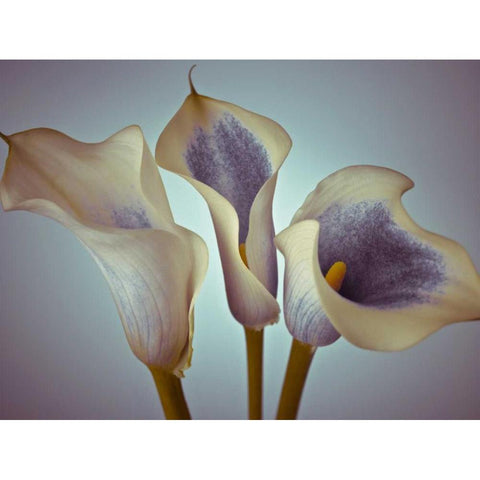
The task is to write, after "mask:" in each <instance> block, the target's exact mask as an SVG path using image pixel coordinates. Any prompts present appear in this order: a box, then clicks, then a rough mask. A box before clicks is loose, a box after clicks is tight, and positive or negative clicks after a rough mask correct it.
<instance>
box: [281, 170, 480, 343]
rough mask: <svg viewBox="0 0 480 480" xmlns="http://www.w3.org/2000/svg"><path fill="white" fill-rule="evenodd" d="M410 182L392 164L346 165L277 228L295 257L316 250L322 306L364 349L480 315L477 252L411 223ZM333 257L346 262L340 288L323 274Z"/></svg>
mask: <svg viewBox="0 0 480 480" xmlns="http://www.w3.org/2000/svg"><path fill="white" fill-rule="evenodd" d="M412 186H413V182H411V180H410V179H408V178H407V177H405V176H404V175H402V174H400V173H398V172H395V171H393V170H389V169H386V168H380V167H372V166H357V167H349V168H346V169H343V170H340V171H338V172H336V173H334V174H333V175H331V176H329V177H328V178H326V179H325V180H323V181H322V182H320V184H319V185H318V186H317V188H316V189H315V191H314V192H312V194H310V195H309V196H308V197H307V200H306V201H305V203H304V205H303V206H302V208H301V209H300V210H299V211H298V212H297V214H296V215H295V217H294V219H293V221H292V226H291V227H289V228H288V229H287V230H286V231H285V232H282V234H281V236H279V237H277V238H279V239H280V243H278V241H277V245H279V248H280V249H281V250H282V251H285V252H287V251H293V252H296V253H293V254H292V253H289V255H290V256H291V257H292V258H291V259H290V260H287V261H289V262H290V263H292V262H293V264H296V263H297V262H299V261H300V258H304V259H305V258H306V256H308V255H310V262H311V263H310V265H311V267H310V268H311V269H312V270H313V271H314V273H310V276H311V277H313V278H314V279H315V285H316V288H315V290H316V293H317V307H318V305H321V307H322V309H323V314H325V315H326V316H327V317H328V318H329V319H330V321H331V323H332V324H333V326H334V327H335V328H336V330H338V332H340V333H341V334H342V335H343V336H345V338H346V339H347V340H349V341H350V342H352V343H354V344H355V345H358V346H360V347H363V348H369V349H372V350H402V349H405V348H408V347H410V346H412V345H414V344H416V343H417V342H419V341H421V340H422V339H423V338H425V337H426V336H428V335H430V334H431V333H433V332H434V331H436V330H438V329H439V328H441V327H442V326H444V325H447V324H449V323H453V322H459V321H465V320H475V319H478V318H479V317H480V277H479V275H478V273H477V272H476V270H475V268H474V266H473V263H472V261H471V259H470V258H469V256H468V254H467V253H466V251H465V250H464V249H463V247H461V246H460V245H459V244H458V243H456V242H454V241H452V240H449V239H447V238H445V237H441V236H439V235H435V234H433V233H430V232H427V231H425V230H423V229H421V228H420V227H419V226H418V225H416V224H415V222H413V220H412V219H411V218H410V217H409V215H408V214H407V212H406V211H405V209H404V207H403V205H402V203H401V196H402V194H403V193H404V192H405V191H406V190H408V189H410V188H411V187H412ZM304 219H316V220H317V222H315V221H313V220H305V221H303V220H304ZM318 222H319V223H320V228H319V233H318ZM290 229H292V230H291V232H290V233H289V234H288V235H284V234H285V233H286V232H287V231H290ZM292 242H293V243H294V245H292V246H290V247H289V246H288V245H289V244H291V243H292ZM289 249H290V250H289ZM291 249H293V250H291ZM317 249H318V257H317V256H316V255H315V254H316V253H317ZM300 251H302V252H303V253H301V254H300V253H299V252H300ZM312 252H313V253H312ZM297 257H298V260H296V258H297ZM341 257H343V258H341ZM345 257H347V258H345ZM317 258H318V259H319V260H320V261H318V260H317ZM337 260H341V261H344V262H345V263H346V264H347V275H346V278H345V282H344V286H343V287H342V290H341V291H340V294H337V293H336V292H334V291H333V290H332V289H331V288H330V287H329V286H328V284H327V283H326V281H325V279H324V276H323V274H322V270H323V271H326V270H327V269H328V268H329V266H330V265H329V263H330V262H332V261H337ZM304 261H305V260H304ZM325 263H327V264H325ZM352 279H353V280H352ZM297 288H299V287H297ZM303 288H304V289H305V288H306V287H305V286H304V287H303ZM345 297H347V298H345ZM297 322H301V320H297ZM302 328H305V326H303V327H302Z"/></svg>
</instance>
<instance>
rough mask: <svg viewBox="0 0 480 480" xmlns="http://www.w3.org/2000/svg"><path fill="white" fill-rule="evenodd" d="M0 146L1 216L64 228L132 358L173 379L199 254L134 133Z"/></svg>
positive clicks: (38, 135)
mask: <svg viewBox="0 0 480 480" xmlns="http://www.w3.org/2000/svg"><path fill="white" fill-rule="evenodd" d="M2 138H4V140H5V141H6V142H7V143H8V145H9V147H10V148H9V155H8V158H7V161H6V166H5V172H4V175H3V178H2V180H1V183H0V197H1V201H2V204H3V207H4V209H5V210H29V211H31V212H35V213H38V214H40V215H44V216H46V217H50V218H53V219H54V220H57V221H58V222H60V223H61V224H63V225H64V226H66V227H67V228H69V229H70V230H71V231H72V232H73V233H74V234H75V235H76V236H77V237H78V238H79V239H80V241H81V242H82V243H83V244H84V245H85V246H86V248H87V249H88V250H89V252H90V253H91V254H92V256H93V258H94V259H95V261H96V262H97V264H98V265H99V267H100V269H101V270H102V272H103V274H104V275H105V278H106V279H107V281H108V283H109V285H110V289H111V291H112V294H113V297H114V300H115V303H116V305H117V308H118V311H119V314H120V317H121V320H122V323H123V327H124V330H125V333H126V336H127V339H128V342H129V344H130V347H131V349H132V350H133V352H134V354H135V355H136V356H137V357H138V358H139V359H140V360H141V361H142V362H144V363H145V364H146V365H148V366H149V367H155V368H160V369H162V370H165V371H167V372H172V373H175V374H176V375H177V376H181V375H182V371H183V370H184V369H185V368H188V366H189V362H190V356H191V344H192V334H193V306H194V301H195V297H196V296H197V293H198V290H199V288H200V285H201V283H202V281H203V278H204V276H205V272H206V269H207V263H208V252H207V249H206V246H205V244H204V242H203V240H202V239H201V238H200V237H198V236H197V235H195V234H194V233H193V232H190V231H189V230H186V229H184V228H182V227H180V226H178V225H176V224H175V222H174V220H173V217H172V213H171V211H170V207H169V205H168V201H167V197H166V194H165V190H164V187H163V184H162V180H161V178H160V174H159V172H158V168H157V166H156V164H155V161H154V159H153V157H152V154H151V153H150V151H149V149H148V146H147V144H146V143H145V140H144V137H143V134H142V131H141V130H140V128H139V127H136V126H131V127H127V128H125V129H123V130H121V131H120V132H118V133H116V134H115V135H113V136H111V137H110V138H108V139H107V140H105V141H104V142H101V143H97V144H87V143H81V142H78V141H76V140H73V139H72V138H70V137H68V136H66V135H64V134H62V133H60V132H57V131H55V130H50V129H45V128H39V129H34V130H28V131H25V132H21V133H16V134H14V135H10V136H5V135H2Z"/></svg>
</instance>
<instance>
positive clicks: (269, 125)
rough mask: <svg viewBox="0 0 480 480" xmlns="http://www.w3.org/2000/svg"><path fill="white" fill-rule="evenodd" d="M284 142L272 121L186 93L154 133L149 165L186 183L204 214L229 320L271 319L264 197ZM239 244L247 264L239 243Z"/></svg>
mask: <svg viewBox="0 0 480 480" xmlns="http://www.w3.org/2000/svg"><path fill="white" fill-rule="evenodd" d="M290 148H291V140H290V137H289V136H288V134H287V133H286V132H285V130H283V128H282V127H281V126H280V125H278V124H277V123H276V122H274V121H272V120H270V119H268V118H266V117H263V116H261V115H257V114H255V113H253V112H250V111H248V110H244V109H243V108H240V107H238V106H236V105H233V104H231V103H227V102H223V101H220V100H215V99H212V98H209V97H205V96H203V95H198V94H197V93H196V92H195V90H194V89H192V94H191V95H189V96H188V97H187V98H186V100H185V102H184V103H183V105H182V107H181V108H180V110H179V111H178V112H177V113H176V114H175V116H174V117H173V118H172V120H171V121H170V122H169V124H168V125H167V126H166V128H165V129H164V131H163V132H162V133H161V135H160V137H159V139H158V142H157V147H156V151H155V157H156V160H157V163H158V164H159V165H160V166H161V167H163V168H166V169H167V170H170V171H173V172H175V173H177V174H179V175H181V176H183V177H184V178H185V179H187V180H188V181H189V182H190V183H191V184H192V185H193V186H194V187H195V188H196V189H197V190H198V191H199V192H200V193H201V194H202V196H203V197H204V198H205V200H206V202H207V204H208V206H209V209H210V212H211V214H212V219H213V223H214V225H215V231H216V234H217V240H218V245H219V250H220V255H221V259H222V265H223V272H224V277H225V285H226V290H227V297H228V301H229V305H230V310H231V311H232V313H233V315H234V316H235V318H236V319H237V320H238V321H239V322H240V323H242V324H243V325H245V326H248V327H251V328H262V327H263V326H265V325H268V324H270V323H274V322H275V321H276V320H277V316H278V314H279V311H280V309H279V307H278V303H277V302H276V300H275V298H274V297H275V295H276V291H277V265H276V252H275V247H274V244H273V237H274V230H273V220H272V208H271V206H272V200H273V194H274V190H275V184H276V178H277V172H278V169H279V168H280V166H281V165H282V163H283V161H284V159H285V157H286V156H287V154H288V152H289V150H290ZM242 243H245V244H246V254H247V259H248V267H249V268H247V267H246V266H245V264H244V263H243V261H242V259H241V257H240V253H239V245H240V244H242Z"/></svg>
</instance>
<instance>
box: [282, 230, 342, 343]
mask: <svg viewBox="0 0 480 480" xmlns="http://www.w3.org/2000/svg"><path fill="white" fill-rule="evenodd" d="M299 226H301V227H302V228H299ZM317 241H318V222H315V221H304V222H301V223H300V224H298V225H293V226H291V227H289V228H287V229H285V230H284V231H283V232H282V233H280V234H279V235H277V236H276V237H275V244H276V246H277V247H278V249H279V250H280V251H281V252H282V254H283V255H284V257H285V277H284V293H283V311H284V312H283V313H284V316H285V322H286V324H287V328H288V331H289V332H290V333H291V334H292V336H293V337H294V338H296V339H297V340H300V341H301V342H303V343H307V344H309V345H313V346H315V347H324V346H326V345H330V344H331V343H333V342H335V341H336V340H338V338H340V334H339V333H338V332H337V331H336V330H335V328H334V327H333V326H332V324H331V323H330V322H329V320H328V317H327V316H326V314H325V312H324V310H323V306H322V302H321V299H320V296H319V294H318V291H317V282H318V280H317V279H316V276H317V275H321V272H320V269H319V268H314V265H315V264H318V256H317V243H315V242H317Z"/></svg>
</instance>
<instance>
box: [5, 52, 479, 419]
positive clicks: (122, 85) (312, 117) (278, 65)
mask: <svg viewBox="0 0 480 480" xmlns="http://www.w3.org/2000/svg"><path fill="white" fill-rule="evenodd" d="M192 63H195V62H192V61H177V62H171V61H162V62H7V61H2V62H0V130H2V131H4V132H5V133H7V134H9V133H14V132H16V131H20V130H24V129H28V128H34V127H51V128H55V129H58V130H61V131H63V132H65V133H67V134H69V135H71V136H73V137H75V138H77V139H79V140H82V141H85V142H97V141H101V140H103V139H104V138H106V137H108V136H109V135H111V134H112V133H114V132H115V131H117V130H119V129H121V128H123V127H125V126H126V125H129V124H133V123H135V124H139V125H140V126H141V127H142V129H143V131H144V133H145V136H146V139H147V141H148V143H149V145H150V148H151V150H152V151H154V149H155V144H156V140H157V137H158V135H159V133H160V131H161V130H162V129H163V128H164V127H165V125H166V124H167V122H168V120H169V119H170V118H171V117H172V116H173V114H174V113H175V112H176V110H177V109H178V108H179V107H180V105H181V103H182V102H183V99H184V97H185V96H186V95H187V93H188V88H187V79H186V74H187V71H188V69H189V67H190V66H191V65H192ZM196 63H198V67H197V70H196V71H195V72H194V81H195V85H196V87H197V90H198V91H199V92H200V93H203V94H205V95H209V96H213V97H216V98H220V99H224V100H227V101H231V102H234V103H237V104H239V105H241V106H243V107H245V108H248V109H251V110H254V111H256V112H258V113H261V114H264V115H267V116H269V117H271V118H273V119H275V120H276V121H278V122H279V123H280V124H281V125H282V126H283V127H284V128H285V129H286V130H287V131H288V133H289V134H290V136H291V137H292V139H293V149H292V151H291V153H290V155H289V157H288V158H287V161H286V163H285V165H284V166H283V167H282V169H281V171H280V177H279V182H278V187H277V192H276V196H275V201H274V219H275V224H276V227H277V231H280V230H281V229H283V228H285V227H286V226H287V225H288V223H289V222H290V219H291V217H292V215H293V213H294V212H295V211H296V209H297V208H298V207H299V206H300V205H301V203H302V202H303V200H304V198H305V196H306V195H307V193H309V192H310V191H311V190H312V189H313V188H314V187H315V185H316V184H317V183H318V181H320V180H321V179H322V178H324V177H325V176H326V175H328V174H329V173H332V172H333V171H335V170H337V169H339V168H342V167H344V166H347V165H351V164H363V163H369V164H376V165H383V166H387V167H390V168H394V169H398V170H400V171H402V172H403V173H405V174H407V175H408V176H410V177H411V178H412V179H413V180H414V181H415V183H416V188H415V189H414V190H413V191H411V192H408V193H407V194H406V196H405V197H404V202H405V205H406V207H407V209H408V210H409V211H410V213H411V215H412V216H413V218H414V219H415V220H416V221H417V222H418V223H419V224H420V225H422V226H423V227H425V228H427V229H429V230H432V231H435V232H438V233H441V234H443V235H446V236H449V237H451V238H454V239H456V240H457V241H459V242H460V243H462V244H463V245H464V246H465V247H466V248H467V250H468V251H469V252H470V254H471V256H472V258H473V261H474V263H475V265H476V267H477V269H478V268H480V244H479V238H480V236H479V234H480V215H479V209H478V207H479V200H480V198H479V185H480V157H479V151H480V139H479V135H480V133H479V132H480V124H479V118H480V115H479V112H480V96H479V90H480V63H479V62H461V61H452V62H420V61H415V62H383V61H382V62H379V61H378V62H371V61H370V62H364V61H342V62H332V61H328V62H313V61H308V62H299V61H295V62H278V61H265V62H263V61H262V62H259V61H248V62H243V61H242V62H240V61H232V62H226V61H218V62H214V61H200V62H196ZM6 155H7V147H6V145H4V144H3V143H2V144H0V159H1V166H2V170H3V164H4V160H5V158H6ZM162 177H163V180H164V183H165V186H166V189H167V193H168V195H169V198H170V202H171V205H172V209H173V211H174V214H175V217H176V220H177V222H178V223H180V224H182V225H184V226H186V227H188V228H190V229H192V230H194V231H196V232H197V233H199V234H200V235H201V236H202V237H203V238H204V239H205V241H206V242H207V244H208V246H209V249H210V258H211V259H210V268H209V271H208V274H207V278H206V281H205V284H204V287H203V289H202V292H201V295H200V298H199V300H198V303H197V307H196V328H195V337H194V349H195V350H194V356H193V365H192V368H191V369H190V370H188V371H187V372H186V378H185V380H184V389H185V393H186V396H187V399H188V401H189V404H190V409H191V412H192V415H193V417H194V418H199V419H207V418H208V419H210V418H219V419H227V418H232V419H240V418H245V417H246V415H247V408H246V368H245V347H244V337H243V329H242V328H241V326H240V325H239V324H238V323H237V322H236V321H235V320H234V319H233V318H232V316H231V315H230V313H229V310H228V306H227V302H226V298H225V294H224V293H223V292H224V289H223V277H222V274H221V268H220V262H219V256H218V250H217V246H216V241H215V236H214V232H213V227H212V223H211V219H210V216H209V213H208V210H207V207H206V205H205V203H204V201H203V199H202V198H201V197H200V195H199V194H197V192H196V191H195V190H194V189H193V188H192V187H191V186H190V185H189V184H187V183H186V182H185V181H184V180H182V179H181V178H178V177H176V176H175V175H173V174H170V173H168V172H165V171H162ZM0 245H1V251H0V418H50V419H55V418H80V419H86V418H95V419H100V418H163V414H162V411H161V408H160V405H159V403H158V400H157V394H156V391H155V387H154V385H153V382H152V380H151V378H150V374H149V372H148V371H147V369H146V368H145V367H144V366H143V365H142V364H141V363H140V362H139V361H138V360H136V358H135V357H134V356H133V354H132V353H131V352H130V350H129V347H128V345H127V342H126V340H125V337H124V333H123V330H122V328H121V324H120V320H119V318H118V315H117V312H116V310H115V306H114V303H113V300H112V298H111V296H110V293H109V290H108V287H107V284H106V282H105V280H104V279H103V277H102V276H101V274H100V272H99V270H98V268H97V267H96V265H95V264H94V262H93V260H92V259H91V258H90V256H89V255H88V253H87V252H86V250H85V249H84V248H83V247H82V246H81V245H80V243H79V242H78V241H77V240H76V238H75V237H74V236H73V235H72V234H71V233H70V232H69V231H67V230H66V229H65V228H63V227H62V226H60V225H58V224H56V223H54V222H53V221H51V220H48V219H45V218H42V217H39V216H36V215H33V214H31V213H28V212H11V213H8V214H6V213H5V212H3V211H1V212H0ZM279 267H280V272H283V259H282V257H281V255H279ZM281 286H282V282H280V289H279V293H280V294H279V300H280V302H281V291H282V287H281ZM265 338H266V344H265V409H264V410H265V417H266V418H273V417H274V415H275V410H276V406H277V401H278V395H279V391H280V388H281V382H282V380H283V374H284V369H285V365H286V360H287V356H288V350H289V347H290V341H291V337H290V336H289V334H288V332H287V330H286V327H285V325H284V323H283V320H282V319H281V320H280V322H279V324H278V325H276V326H274V327H269V328H267V330H266V335H265ZM479 351H480V324H479V323H475V322H471V323H468V324H457V325H452V326H449V327H447V328H445V329H443V330H442V331H440V332H438V333H436V334H434V335H433V336H432V337H430V338H428V339H427V340H425V341H424V342H422V343H421V344H419V345H418V346H416V347H414V348H412V349H410V350H407V351H405V352H401V353H395V354H384V353H375V352H369V351H364V350H360V349H358V348H356V347H353V346H351V345H350V344H348V343H347V342H346V341H344V340H343V339H341V340H339V341H338V342H337V343H335V344H334V345H332V346H330V347H327V348H324V349H321V350H319V351H318V352H317V354H316V357H315V359H314V362H313V364H312V367H311V371H310V375H309V378H308V381H307V385H306V388H305V392H304V396H303V401H302V405H301V408H300V413H299V418H305V419H306V418H309V419H315V418H319V419H323V418H332V419H336V418H354V419H356V418H387V419H389V418H479V417H480V401H479V400H480V376H479V374H478V367H479Z"/></svg>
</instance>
